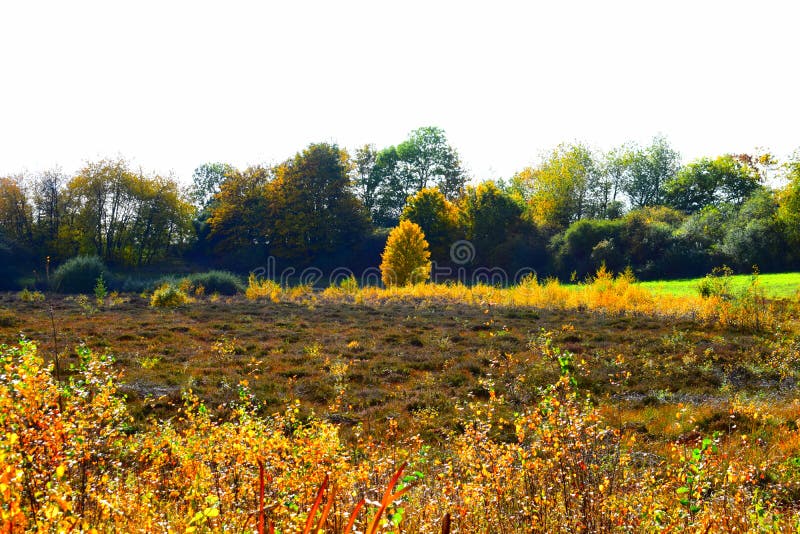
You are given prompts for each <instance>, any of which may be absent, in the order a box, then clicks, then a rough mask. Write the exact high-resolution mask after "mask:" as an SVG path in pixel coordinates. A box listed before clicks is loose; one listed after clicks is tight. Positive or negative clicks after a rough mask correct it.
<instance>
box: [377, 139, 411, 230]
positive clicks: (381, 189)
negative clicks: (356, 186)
mask: <svg viewBox="0 0 800 534" xmlns="http://www.w3.org/2000/svg"><path fill="white" fill-rule="evenodd" d="M400 167H401V162H400V157H399V156H398V154H397V148H395V147H393V146H390V147H388V148H384V149H383V150H381V151H380V152H378V153H377V154H376V155H375V165H374V166H373V168H372V172H371V178H370V179H371V180H372V181H373V182H374V184H375V200H374V202H373V204H372V208H371V211H372V221H373V223H375V224H376V225H378V226H382V227H387V228H388V227H392V226H395V225H397V223H398V222H399V220H400V214H401V213H402V211H403V206H404V205H405V203H406V199H407V198H408V196H409V195H410V194H412V191H411V190H410V189H409V187H408V184H406V183H405V181H404V179H405V176H404V174H403V173H401V172H400Z"/></svg>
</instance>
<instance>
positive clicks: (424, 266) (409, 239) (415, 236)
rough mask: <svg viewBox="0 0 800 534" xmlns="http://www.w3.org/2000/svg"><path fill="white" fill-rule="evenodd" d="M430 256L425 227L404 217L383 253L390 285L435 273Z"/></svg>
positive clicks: (421, 279)
mask: <svg viewBox="0 0 800 534" xmlns="http://www.w3.org/2000/svg"><path fill="white" fill-rule="evenodd" d="M430 257H431V253H430V252H429V251H428V242H427V241H425V234H424V233H422V228H420V227H419V225H418V224H415V223H413V222H411V221H409V220H403V221H400V225H399V226H397V227H396V228H395V229H394V230H392V231H391V233H390V234H389V239H388V241H387V242H386V249H385V250H384V251H383V255H382V256H381V258H382V259H383V261H382V262H381V279H382V280H383V283H384V284H386V286H387V287H392V286H405V285H408V284H412V283H418V282H424V281H425V280H427V279H428V278H429V277H430V275H431V262H430Z"/></svg>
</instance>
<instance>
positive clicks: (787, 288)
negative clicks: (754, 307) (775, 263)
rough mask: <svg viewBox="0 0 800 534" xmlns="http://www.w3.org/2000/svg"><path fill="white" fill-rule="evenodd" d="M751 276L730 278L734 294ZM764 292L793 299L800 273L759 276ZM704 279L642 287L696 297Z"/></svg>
mask: <svg viewBox="0 0 800 534" xmlns="http://www.w3.org/2000/svg"><path fill="white" fill-rule="evenodd" d="M750 278H751V277H750V275H746V274H740V275H733V276H731V277H730V287H731V290H732V291H734V292H740V291H743V290H744V289H745V288H747V286H748V285H749V284H750ZM759 279H760V282H761V285H762V287H763V288H764V292H765V293H766V294H767V295H768V296H769V297H771V298H792V297H794V296H796V295H797V293H798V291H800V273H775V274H762V275H760V276H759ZM702 280H703V279H702V278H689V279H682V280H668V281H664V280H657V281H652V282H641V283H640V285H641V286H642V287H643V288H645V289H647V290H649V291H652V292H653V293H656V294H666V295H676V296H688V295H696V294H697V288H698V285H699V284H700V283H701V281H702Z"/></svg>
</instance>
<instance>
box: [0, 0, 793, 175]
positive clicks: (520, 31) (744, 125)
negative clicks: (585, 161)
mask: <svg viewBox="0 0 800 534" xmlns="http://www.w3.org/2000/svg"><path fill="white" fill-rule="evenodd" d="M798 20H800V3H797V2H793V1H790V0H787V1H777V0H762V1H759V2H753V1H751V2H742V1H730V0H728V1H712V0H693V1H683V0H677V1H676V0H672V1H669V2H667V1H655V0H652V1H642V0H636V1H630V2H628V1H615V0H605V1H597V0H595V1H556V0H550V1H546V2H544V1H528V2H503V1H499V0H493V1H491V2H489V1H482V2H470V1H466V0H462V1H460V2H444V1H442V2H436V1H433V0H428V1H422V2H420V1H416V0H411V1H404V2H388V1H377V0H372V1H364V2H361V1H350V0H336V1H330V0H328V1H320V2H312V1H280V2H278V1H275V2H267V1H261V2H237V1H224V2H221V1H219V2H202V1H192V2H180V1H175V0H173V1H167V0H160V1H147V0H144V1H142V0H140V1H136V2H133V1H129V2H122V1H111V2H109V1H98V2H90V1H81V0H76V1H70V2H63V1H52V2H50V1H36V0H31V1H26V2H14V1H10V0H0V176H2V175H8V174H15V173H21V172H36V171H41V170H44V169H49V168H52V167H54V166H60V167H61V168H62V169H63V170H64V171H65V172H68V173H73V172H76V171H77V170H79V169H80V168H81V166H82V165H83V164H84V163H85V162H86V161H92V160H97V159H100V158H103V157H118V156H122V157H125V158H127V159H128V160H129V161H131V162H132V164H133V166H134V167H135V168H142V169H143V170H145V171H146V172H152V173H160V174H162V175H166V174H170V173H171V174H173V175H174V176H176V177H178V178H180V179H181V180H183V181H185V182H186V181H188V180H189V179H190V177H191V173H192V170H193V169H194V168H196V167H197V166H199V165H200V164H202V163H204V162H211V161H222V162H228V163H231V164H233V165H236V166H239V167H244V166H247V165H250V164H258V163H267V164H269V163H276V162H279V161H283V160H285V159H287V158H289V157H291V156H292V155H293V154H294V153H295V152H297V151H299V150H301V149H303V148H304V147H305V146H307V145H308V144H310V143H313V142H335V143H338V144H339V146H341V147H344V148H348V149H354V148H355V147H357V146H360V145H363V144H365V143H373V144H375V145H376V146H377V147H378V148H381V147H385V146H389V145H395V144H397V143H400V142H402V141H403V140H404V139H405V138H406V137H407V135H408V133H409V132H410V131H411V130H413V129H415V128H417V127H420V126H428V125H434V126H438V127H441V128H443V129H444V130H445V132H446V133H447V137H448V139H449V141H450V143H451V145H453V146H454V147H455V148H456V149H457V150H458V152H459V154H460V156H461V159H462V161H463V163H464V164H465V166H466V167H467V169H468V170H469V171H470V172H471V175H472V176H473V177H474V178H475V179H479V180H481V179H490V178H502V177H510V176H511V175H513V173H514V172H516V171H518V170H520V169H522V168H523V167H525V166H527V165H531V164H535V163H536V162H537V161H538V160H539V158H540V156H541V155H542V154H543V153H544V152H545V151H547V150H549V149H552V148H553V147H554V146H556V145H557V144H558V143H560V142H565V141H566V142H570V141H580V142H583V143H586V144H588V145H590V146H591V147H593V148H595V149H597V150H599V151H605V150H608V149H611V148H613V147H616V146H618V145H620V144H622V143H624V142H627V141H633V142H638V143H642V144H644V143H647V142H649V141H650V139H652V137H653V136H654V135H656V134H662V135H664V136H666V137H667V138H668V140H669V141H670V143H671V144H672V146H673V147H674V148H675V149H677V150H678V151H679V152H680V153H681V154H682V156H683V158H684V160H685V161H688V160H691V159H694V158H697V157H701V156H711V155H718V154H722V153H729V152H736V153H739V152H752V151H754V150H755V149H756V148H766V149H769V150H771V151H772V152H773V153H775V154H777V155H778V156H779V157H782V158H785V157H787V156H788V155H789V154H791V153H792V152H793V151H794V150H796V149H798V148H800V101H798V97H799V96H800V81H799V80H800V72H799V71H798V69H797V61H798V59H797V57H798V53H800V32H798V31H797V29H796V24H797V21H798Z"/></svg>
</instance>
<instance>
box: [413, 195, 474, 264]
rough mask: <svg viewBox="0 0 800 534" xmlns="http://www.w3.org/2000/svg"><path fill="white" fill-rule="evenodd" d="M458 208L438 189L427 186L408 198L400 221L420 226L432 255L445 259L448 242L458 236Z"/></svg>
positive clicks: (436, 258)
mask: <svg viewBox="0 0 800 534" xmlns="http://www.w3.org/2000/svg"><path fill="white" fill-rule="evenodd" d="M458 217H459V213H458V208H457V207H456V206H455V205H454V204H453V203H452V202H450V201H449V200H447V199H446V198H445V196H444V195H443V194H442V192H441V191H439V189H437V188H435V187H427V188H425V189H423V190H421V191H419V192H418V193H417V194H416V195H414V196H412V197H409V199H408V202H407V203H406V206H405V207H404V208H403V213H402V215H401V216H400V220H408V221H411V222H413V223H416V224H417V225H419V227H420V228H422V231H423V232H424V233H425V236H426V239H427V241H428V244H429V245H430V249H431V255H432V257H433V258H434V259H435V260H437V261H439V262H441V261H446V260H447V258H448V254H449V251H450V245H451V244H452V243H453V242H454V241H456V240H457V239H458V237H457V232H458Z"/></svg>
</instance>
